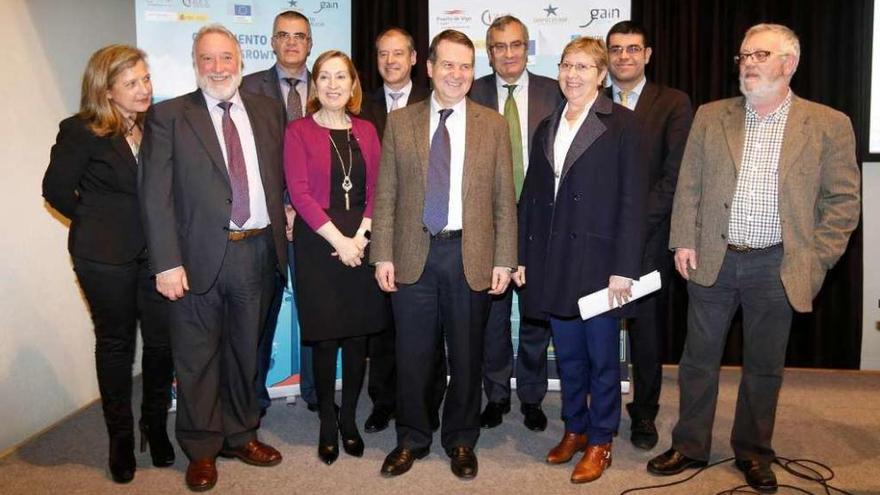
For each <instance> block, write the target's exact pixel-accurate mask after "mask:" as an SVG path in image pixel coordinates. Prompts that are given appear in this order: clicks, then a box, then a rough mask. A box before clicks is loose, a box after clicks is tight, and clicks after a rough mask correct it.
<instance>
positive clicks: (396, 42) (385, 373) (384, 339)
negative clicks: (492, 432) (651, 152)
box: [361, 27, 446, 433]
mask: <svg viewBox="0 0 880 495" xmlns="http://www.w3.org/2000/svg"><path fill="white" fill-rule="evenodd" d="M376 62H377V65H378V67H379V75H381V76H382V81H383V84H382V86H381V87H379V88H377V89H376V90H375V91H373V93H372V94H370V95H369V97H368V98H367V99H366V100H365V101H364V105H363V108H362V109H361V117H363V118H365V119H367V120H369V121H370V122H372V123H373V125H374V126H376V132H377V133H378V134H379V138H380V139H381V137H382V135H383V134H384V133H385V122H386V120H387V118H388V113H389V112H391V111H393V110H397V109H399V108H403V107H405V106H407V105H409V104H412V103H417V102H420V101H422V100H425V99H427V98H428V96H429V95H430V94H431V93H430V92H429V91H428V90H427V89H425V88H423V87H421V86H417V85H415V84H413V81H412V68H413V66H415V64H416V49H415V42H414V41H413V38H412V35H410V34H409V33H408V32H407V31H406V30H405V29H403V28H398V27H392V28H388V29H386V30H384V31H382V32H381V33H379V36H377V37H376ZM394 333H395V332H394V326H393V325H392V326H391V327H389V328H387V329H385V330H384V331H382V332H380V333H377V334H375V335H371V336H370V337H369V356H370V377H369V383H368V385H367V393H368V394H369V395H370V400H372V401H373V412H372V413H370V416H369V417H368V418H367V422H366V423H365V424H364V430H365V431H366V432H367V433H375V432H378V431H382V430H384V429H385V428H387V427H388V423H389V421H390V420H391V418H392V417H393V416H394V410H395V403H396V401H395V393H396V388H395V387H396V383H397V370H396V366H395V365H394V359H395V358H394V354H395V353H394ZM438 349H440V352H439V353H438V354H437V357H436V361H437V362H436V366H435V367H434V369H435V370H436V376H435V378H434V385H433V388H432V393H433V401H432V402H433V404H434V406H435V407H434V408H433V409H432V410H431V427H432V429H434V430H436V429H437V428H438V427H439V425H440V416H439V412H438V411H439V408H440V403H442V402H443V395H444V394H445V392H446V353H445V352H444V350H443V346H438Z"/></svg>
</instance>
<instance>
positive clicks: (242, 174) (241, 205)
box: [217, 101, 251, 227]
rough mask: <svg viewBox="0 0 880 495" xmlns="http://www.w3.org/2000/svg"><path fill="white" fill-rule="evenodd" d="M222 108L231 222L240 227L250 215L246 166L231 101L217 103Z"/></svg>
mask: <svg viewBox="0 0 880 495" xmlns="http://www.w3.org/2000/svg"><path fill="white" fill-rule="evenodd" d="M217 106H219V107H220V108H222V109H223V141H225V142H226V168H227V169H228V171H229V184H230V185H231V186H232V217H231V220H232V223H234V224H235V225H237V226H239V227H241V226H243V225H244V224H245V222H247V220H248V218H250V217H251V200H250V193H249V192H248V178H247V167H246V166H245V163H244V151H242V149H241V139H240V138H239V137H238V129H236V128H235V122H233V121H232V115H230V114H229V108H230V107H231V106H232V102H229V101H221V102H220V103H218V104H217Z"/></svg>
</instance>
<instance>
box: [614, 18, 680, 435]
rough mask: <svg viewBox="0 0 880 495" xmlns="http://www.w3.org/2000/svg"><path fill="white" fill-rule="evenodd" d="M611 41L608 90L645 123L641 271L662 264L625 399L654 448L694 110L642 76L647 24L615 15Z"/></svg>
mask: <svg viewBox="0 0 880 495" xmlns="http://www.w3.org/2000/svg"><path fill="white" fill-rule="evenodd" d="M606 46H607V47H608V57H609V61H610V65H609V67H608V68H609V73H610V75H611V82H612V85H611V87H610V88H608V93H609V94H608V96H610V97H612V98H613V99H614V102H615V103H619V104H621V105H623V106H625V107H627V108H629V109H630V110H633V111H634V112H635V114H636V119H637V120H638V121H639V123H640V124H641V125H642V138H643V141H642V142H641V144H640V148H641V152H642V155H641V156H642V161H641V163H642V164H643V166H644V167H646V168H647V169H648V177H649V183H648V185H649V187H650V192H649V195H648V215H647V219H648V223H647V230H646V233H647V235H646V238H645V239H646V242H645V251H644V257H643V259H642V274H645V273H648V272H651V271H654V270H659V271H660V277H661V280H662V284H663V286H662V288H661V289H660V291H658V292H655V293H654V294H652V295H650V296H648V297H645V298H643V299H641V300H639V301H636V302H635V303H634V304H635V306H636V308H635V311H636V316H635V318H632V319H630V320H629V339H630V344H631V346H632V352H631V356H632V367H633V386H634V389H635V392H634V397H633V401H632V402H630V403H629V404H627V405H626V410H627V411H628V412H629V416H630V419H631V423H630V424H631V426H630V431H631V436H630V440H631V441H632V443H633V445H635V446H636V447H638V448H641V449H646V450H649V449H651V448H653V447H654V445H656V444H657V428H655V426H654V418H655V417H656V416H657V411H658V410H659V409H660V405H659V400H660V384H661V382H662V379H663V371H662V368H661V366H660V365H661V362H660V350H661V348H662V346H663V342H664V340H665V338H666V335H667V329H666V322H667V314H666V313H667V312H666V307H667V305H668V302H669V284H670V283H671V281H672V278H671V276H672V253H670V252H669V249H668V248H667V246H668V244H669V219H670V216H671V215H672V197H673V195H674V194H675V184H676V182H677V181H678V169H679V166H680V165H681V156H682V154H683V153H684V145H685V142H686V141H687V137H688V132H689V131H690V128H691V121H692V120H693V109H692V108H691V101H690V99H689V98H688V96H687V95H686V94H684V93H683V92H681V91H679V90H677V89H672V88H667V87H665V86H660V85H659V84H654V83H652V82H650V81H648V80H647V79H646V78H645V65H647V64H648V62H649V61H650V60H651V54H652V50H651V46H650V42H649V40H648V36H647V35H646V34H645V30H644V28H642V27H641V26H639V25H638V24H636V23H634V22H631V21H623V22H618V23H617V24H615V25H614V26H612V27H611V30H610V31H608V36H607V40H606Z"/></svg>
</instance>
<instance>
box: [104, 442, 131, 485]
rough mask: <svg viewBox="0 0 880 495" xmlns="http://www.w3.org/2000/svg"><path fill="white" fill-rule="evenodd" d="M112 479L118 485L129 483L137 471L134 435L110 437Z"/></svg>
mask: <svg viewBox="0 0 880 495" xmlns="http://www.w3.org/2000/svg"><path fill="white" fill-rule="evenodd" d="M109 468H110V477H111V478H113V481H115V482H116V483H129V482H130V481H131V480H133V479H134V472H135V470H136V469H137V468H136V466H135V460H134V434H129V435H122V436H116V437H110V456H109Z"/></svg>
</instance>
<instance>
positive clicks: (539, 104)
mask: <svg viewBox="0 0 880 495" xmlns="http://www.w3.org/2000/svg"><path fill="white" fill-rule="evenodd" d="M468 96H470V98H471V99H472V100H474V101H475V102H477V103H479V104H480V105H483V106H484V107H488V108H491V109H492V110H495V111H497V112H499V113H504V108H498V86H497V85H496V84H495V73H494V72H493V73H492V74H489V75H487V76H483V77H481V78H479V79H477V80H476V81H474V85H473V86H472V87H471V91H470V93H468ZM562 100H563V98H562V93H561V92H560V91H559V83H558V82H556V79H550V78H549V77H544V76H539V75H538V74H532V73H531V72H529V116H528V119H529V124H528V130H529V131H528V132H529V136H528V138H529V142H528V143H527V146H528V149H529V150H531V149H532V139H533V138H534V136H535V130H537V129H538V124H540V123H541V121H542V120H544V119H545V118H546V117H547V116H548V115H550V114H551V113H553V111H554V110H556V107H558V106H559V104H560V103H562ZM529 163H530V164H531V163H532V162H531V160H530V161H529Z"/></svg>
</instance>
